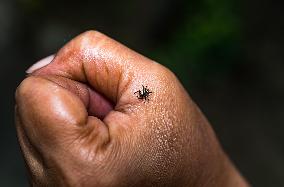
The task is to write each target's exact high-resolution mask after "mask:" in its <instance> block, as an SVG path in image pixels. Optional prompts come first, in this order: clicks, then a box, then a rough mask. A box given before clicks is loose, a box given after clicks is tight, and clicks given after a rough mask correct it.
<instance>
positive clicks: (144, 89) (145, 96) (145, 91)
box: [134, 85, 153, 101]
mask: <svg viewBox="0 0 284 187" xmlns="http://www.w3.org/2000/svg"><path fill="white" fill-rule="evenodd" d="M151 93H153V92H151V91H150V90H149V89H148V88H147V86H143V85H142V91H141V90H138V91H136V92H134V94H135V95H136V94H137V98H138V99H141V100H144V101H149V98H148V97H149V95H150V94H151Z"/></svg>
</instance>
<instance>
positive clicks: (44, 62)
mask: <svg viewBox="0 0 284 187" xmlns="http://www.w3.org/2000/svg"><path fill="white" fill-rule="evenodd" d="M53 59H54V55H50V56H48V57H45V58H44V59H41V60H40V61H38V62H37V63H35V64H34V65H32V66H31V67H30V68H29V69H28V70H27V71H26V73H27V74H30V73H33V72H34V71H36V70H38V69H40V68H42V67H44V66H46V65H47V64H49V63H50V62H52V60H53Z"/></svg>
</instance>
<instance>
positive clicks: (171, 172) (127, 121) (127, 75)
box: [16, 31, 247, 187]
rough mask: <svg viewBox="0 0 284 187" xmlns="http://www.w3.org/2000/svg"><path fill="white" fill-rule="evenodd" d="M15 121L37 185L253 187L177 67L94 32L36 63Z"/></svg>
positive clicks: (19, 91)
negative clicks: (177, 74) (172, 68)
mask: <svg viewBox="0 0 284 187" xmlns="http://www.w3.org/2000/svg"><path fill="white" fill-rule="evenodd" d="M16 129H17V134H18V139H19V143H20V145H21V149H22V152H23V155H24V158H25V161H26V165H27V168H28V171H29V174H30V181H31V185H32V186H94V187H110V186H114V187H120V186H135V187H139V186H143V187H144V186H145V187H147V186H155V187H156V186H157V187H158V186H163V187H166V186H176V187H183V186H184V187H185V186H186V187H190V186H209V187H214V186H218V187H223V186H224V187H228V186H232V187H237V186H247V184H246V182H245V180H244V179H243V178H242V177H241V175H240V174H239V173H238V171H237V170H236V169H235V168H234V166H233V164H232V163H231V162H230V160H229V159H228V158H227V156H226V155H225V153H224V152H223V150H222V148H221V147H220V145H219V143H218V141H217V139H216V137H215V134H214V132H213V131H212V129H211V127H210V124H209V123H208V122H207V120H206V118H205V117H204V116H203V114H202V113H201V112H200V110H199V109H198V107H197V106H196V105H195V104H194V102H193V101H192V100H191V99H190V97H189V96H188V94H187V93H186V91H185V89H184V88H183V86H182V85H181V84H180V82H179V81H178V80H177V78H176V77H175V75H174V74H173V73H172V72H171V71H169V70H168V69H166V68H165V67H163V66H162V65H160V64H158V63H156V62H154V61H152V60H150V59H148V58H146V57H143V56H142V55H140V54H138V53H136V52H134V51H132V50H130V49H128V48H126V47H125V46H123V45H121V44H119V43H118V42H116V41H114V40H112V39H110V38H108V37H107V36H105V35H103V34H101V33H99V32H96V31H88V32H85V33H83V34H81V35H79V36H77V37H76V38H74V39H73V40H71V41H70V42H69V43H67V44H66V45H65V46H64V47H63V48H62V49H60V50H59V51H58V53H57V54H56V55H54V56H51V57H49V58H47V59H45V60H43V61H41V62H39V63H38V64H36V65H34V66H33V67H32V68H31V69H29V75H28V77H27V78H26V79H25V80H24V81H23V82H22V83H21V84H20V86H19V87H18V89H17V91H16Z"/></svg>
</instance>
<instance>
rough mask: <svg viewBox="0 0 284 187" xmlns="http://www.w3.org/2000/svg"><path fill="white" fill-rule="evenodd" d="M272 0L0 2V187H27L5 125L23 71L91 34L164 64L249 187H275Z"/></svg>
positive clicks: (283, 174) (280, 106)
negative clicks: (80, 36) (92, 31)
mask: <svg viewBox="0 0 284 187" xmlns="http://www.w3.org/2000/svg"><path fill="white" fill-rule="evenodd" d="M283 8H284V7H283V6H282V3H281V1H279V2H276V1H269V0H263V1H257V0H247V1H237V0H214V1H213V0H199V1H197V0H143V1H138V0H124V1H114V0H113V1H111V0H104V1H96V0H93V1H91V0H90V1H60V0H0V57H1V63H0V69H1V74H0V80H1V95H0V96H1V97H0V98H1V108H0V109H1V111H0V112H1V113H0V114H1V119H2V120H1V121H2V123H1V126H0V133H1V134H0V146H1V154H0V165H1V168H0V186H28V182H27V178H26V173H25V169H24V162H23V160H22V157H21V154H20V149H19V146H18V144H17V140H16V134H15V129H14V122H13V115H14V113H13V107H14V91H15V88H16V86H17V85H18V84H19V83H20V81H21V80H22V79H23V78H24V77H25V73H24V71H25V70H26V69H27V68H28V67H29V66H30V65H32V64H33V63H34V62H36V61H37V60H39V59H41V58H43V57H45V56H47V55H50V54H52V53H54V52H56V51H57V50H58V49H59V48H60V47H61V46H62V45H64V44H65V43H66V42H67V41H68V40H70V39H71V38H72V37H74V36H76V35H77V34H79V33H81V32H83V31H86V30H89V29H96V30H99V31H101V32H103V33H105V34H107V35H109V36H111V37H113V38H115V39H116V40H118V41H120V42H122V43H123V44H125V45H127V46H129V47H130V48H132V49H134V50H136V51H138V52H140V53H142V54H144V55H145V56H148V57H150V58H152V59H154V60H156V61H158V62H159V63H162V64H164V65H165V66H167V67H169V68H170V69H171V70H172V71H173V72H175V73H176V75H177V76H178V77H179V79H180V80H181V82H182V83H183V85H184V86H185V87H186V89H187V90H188V92H189V93H190V95H191V96H192V97H193V99H194V100H195V101H196V102H197V104H198V105H199V106H200V107H201V109H202V110H203V111H204V113H205V114H206V116H207V117H208V119H209V121H210V122H211V123H212V125H213V128H214V129H215V131H216V133H217V136H218V137H219V139H220V141H221V143H222V145H223V147H224V149H225V150H226V152H227V153H228V154H229V156H230V157H231V159H232V160H233V161H234V162H235V164H236V166H237V167H238V168H239V169H240V171H241V172H242V174H243V175H244V176H245V177H246V178H247V179H248V180H249V182H250V183H251V184H252V185H253V186H284V180H283V178H284V171H283V168H284V167H283V166H284V136H283V131H284V126H283V125H284V124H283V118H284V117H283V116H284V95H283V94H284V71H283V70H284V63H283V60H284V53H283V46H284V37H283V36H284V34H283V33H284V22H283V18H284V11H283Z"/></svg>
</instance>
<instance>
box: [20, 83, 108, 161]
mask: <svg viewBox="0 0 284 187" xmlns="http://www.w3.org/2000/svg"><path fill="white" fill-rule="evenodd" d="M16 102H17V107H16V108H17V113H18V115H17V117H18V118H19V119H20V121H21V123H20V126H21V128H23V131H21V132H20V134H23V133H25V135H24V136H26V137H27V138H28V141H30V143H31V144H32V145H34V146H36V148H37V149H39V150H40V151H44V153H45V154H47V155H49V153H56V152H57V151H59V152H61V153H62V152H66V153H67V152H69V153H70V152H72V151H74V149H70V147H74V145H76V143H82V139H84V135H85V134H90V135H92V137H93V139H92V142H85V143H86V144H87V143H91V144H92V145H93V146H94V147H97V146H98V147H100V145H103V144H105V142H107V141H108V130H107V127H106V126H105V125H104V124H103V123H102V122H101V121H100V120H99V119H98V118H94V117H92V116H88V113H87V111H86V107H85V106H84V104H83V102H82V101H81V100H80V99H79V98H78V97H77V96H76V95H75V94H73V93H72V92H70V91H68V90H66V89H65V88H63V87H61V86H60V85H58V84H55V83H54V82H51V81H49V80H46V79H43V78H40V77H29V78H27V79H25V80H24V81H23V82H22V83H21V85H20V86H19V88H18V89H17V93H16ZM21 136H22V135H21ZM84 141H85V139H84ZM86 141H87V140H86ZM43 155H44V154H43Z"/></svg>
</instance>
